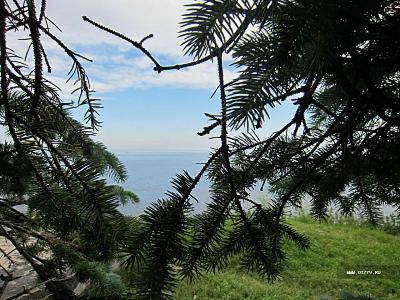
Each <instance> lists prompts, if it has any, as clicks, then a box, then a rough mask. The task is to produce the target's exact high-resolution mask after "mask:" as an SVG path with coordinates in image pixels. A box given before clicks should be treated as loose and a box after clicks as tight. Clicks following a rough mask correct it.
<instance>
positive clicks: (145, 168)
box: [119, 153, 208, 215]
mask: <svg viewBox="0 0 400 300" xmlns="http://www.w3.org/2000/svg"><path fill="white" fill-rule="evenodd" d="M119 158H120V159H121V161H122V162H123V163H124V164H125V166H126V168H127V170H128V175H129V178H128V180H127V182H125V183H124V184H123V185H124V187H125V188H128V189H130V190H132V191H134V192H135V193H136V194H137V195H138V196H139V198H140V203H137V204H129V205H126V206H125V207H122V208H121V211H122V212H123V213H125V214H129V215H136V214H139V213H141V212H142V211H143V210H144V209H145V208H146V207H147V206H148V205H149V204H150V203H151V202H154V201H156V200H157V199H161V198H166V197H165V192H166V191H167V190H171V191H172V188H171V183H170V182H171V179H172V178H173V177H174V176H175V175H176V174H178V173H181V172H182V171H183V170H186V171H188V172H189V174H190V175H191V176H192V177H194V176H196V174H197V172H198V171H200V169H201V167H202V163H205V162H206V161H207V158H208V153H163V154H134V155H119ZM193 195H194V196H195V197H196V198H197V199H198V200H199V203H195V209H196V210H198V211H199V210H202V209H203V208H204V207H205V205H204V203H205V202H206V201H207V199H208V185H207V182H206V181H205V180H202V181H201V182H200V183H199V184H198V186H197V188H196V189H195V191H194V193H193Z"/></svg>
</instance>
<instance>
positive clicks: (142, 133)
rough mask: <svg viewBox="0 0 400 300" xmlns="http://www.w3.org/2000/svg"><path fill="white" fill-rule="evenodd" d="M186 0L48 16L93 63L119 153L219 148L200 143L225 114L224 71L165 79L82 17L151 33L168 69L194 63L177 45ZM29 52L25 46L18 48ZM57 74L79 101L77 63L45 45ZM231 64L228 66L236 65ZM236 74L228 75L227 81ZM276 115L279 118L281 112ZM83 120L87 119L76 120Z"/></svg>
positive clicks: (103, 116) (105, 136) (54, 10)
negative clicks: (74, 78)
mask: <svg viewBox="0 0 400 300" xmlns="http://www.w3.org/2000/svg"><path fill="white" fill-rule="evenodd" d="M189 2H191V1H189V0H184V1H182V0H181V1H178V0H147V1H139V0H131V1H129V0H113V1H106V0H85V1H79V0H70V1H63V0H52V1H48V11H47V14H48V16H49V17H50V18H51V19H52V20H53V21H55V22H56V23H57V25H59V27H60V28H62V30H63V32H62V33H61V32H57V31H56V30H55V29H54V30H53V33H55V34H56V35H57V36H58V37H60V39H62V40H63V41H64V42H65V43H66V44H67V45H69V46H70V47H71V48H72V49H74V50H76V51H77V52H78V53H82V54H84V55H85V56H87V57H89V58H91V59H93V61H94V62H93V63H85V67H86V71H87V74H88V76H89V78H90V79H91V85H92V88H93V89H95V90H96V91H98V93H97V96H99V97H100V98H101V99H102V105H103V106H104V108H103V109H101V110H100V111H99V113H100V120H101V121H102V122H103V126H102V128H100V131H99V134H98V136H97V139H98V140H100V141H102V142H104V143H105V144H106V145H107V146H108V147H109V148H110V149H111V150H113V151H116V152H118V153H131V152H144V151H157V152H158V151H207V150H208V149H209V147H210V146H217V144H218V141H217V140H210V139H209V137H199V136H198V135H197V134H196V132H198V131H201V129H202V128H203V127H204V126H206V125H207V124H209V123H207V118H206V117H205V116H204V112H208V113H218V110H219V100H218V97H215V98H213V99H210V96H211V94H212V93H213V91H214V89H215V88H216V86H217V74H216V66H215V65H213V64H211V63H207V64H204V65H201V66H197V67H194V68H192V69H184V70H180V71H172V72H163V73H161V74H157V73H156V72H154V71H153V70H152V68H153V65H152V64H151V62H150V61H149V60H148V59H147V58H146V57H144V56H143V55H142V54H141V53H140V52H138V50H136V49H134V48H133V47H131V46H130V45H129V44H127V43H126V42H124V41H121V40H119V39H118V38H116V37H113V36H110V35H109V34H107V33H104V32H101V31H100V30H98V29H96V28H94V27H92V26H91V25H89V24H88V23H85V22H84V21H83V20H82V18H81V17H82V15H87V16H88V17H90V18H92V19H94V20H96V21H98V22H100V23H103V24H105V25H108V26H110V27H112V28H114V29H116V30H118V31H121V32H122V33H124V34H125V35H127V36H130V37H132V38H134V39H136V40H140V39H141V38H142V37H144V36H146V35H148V34H149V33H153V34H154V38H153V39H150V40H148V41H146V43H145V46H146V47H147V48H148V49H149V50H150V51H151V52H152V53H154V55H155V56H157V57H158V59H159V61H160V62H161V63H162V64H165V65H167V64H172V63H173V64H175V63H181V62H185V61H188V60H190V57H184V56H183V53H182V51H181V49H180V47H179V44H180V40H179V39H178V38H177V36H178V34H177V32H178V30H179V25H178V23H179V21H180V16H181V14H182V13H183V12H184V7H183V4H185V3H189ZM12 43H13V47H14V48H17V49H21V50H22V49H23V48H24V45H23V42H14V41H13V42H12ZM45 48H46V50H47V52H48V55H49V59H50V63H51V64H52V67H53V72H52V73H51V74H48V75H47V77H48V78H49V79H50V80H52V81H54V82H55V83H56V84H57V85H58V86H60V87H61V88H63V92H62V93H61V96H62V97H63V98H64V99H65V100H74V98H75V97H74V96H73V95H72V96H71V95H70V91H71V90H72V89H73V87H72V86H71V85H65V78H66V74H67V72H68V70H69V67H70V66H71V62H70V61H69V60H68V59H67V58H66V57H65V55H64V53H63V51H61V50H60V49H58V47H57V45H55V44H54V43H51V42H48V43H45ZM229 62H231V61H229V59H228V61H227V65H228V64H229ZM234 77H235V71H234V70H233V69H232V68H227V70H226V80H227V81H228V80H229V79H233V78H234ZM274 111H275V110H274ZM292 112H293V107H292V105H290V104H285V105H282V106H281V107H279V108H277V109H276V112H273V113H271V116H272V119H271V120H270V121H267V124H266V127H265V129H263V130H261V131H259V133H260V135H267V134H269V133H271V132H273V131H274V130H277V129H278V128H279V125H280V124H282V122H284V121H286V120H287V119H288V118H289V117H290V114H291V113H292ZM76 116H77V117H80V115H79V113H77V114H76Z"/></svg>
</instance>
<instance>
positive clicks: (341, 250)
mask: <svg viewBox="0 0 400 300" xmlns="http://www.w3.org/2000/svg"><path fill="white" fill-rule="evenodd" d="M290 223H291V224H292V225H293V227H294V228H296V229H297V230H298V231H299V232H301V233H305V234H306V235H307V236H308V237H309V238H310V241H311V247H310V249H309V250H307V251H305V252H303V251H301V250H298V249H296V248H295V246H294V245H291V244H289V245H287V248H288V251H287V255H288V266H287V268H286V269H285V270H284V272H283V273H282V276H281V279H280V280H277V281H275V282H274V283H272V284H271V283H268V282H267V281H266V280H263V279H262V278H260V277H259V276H258V275H257V274H249V273H246V272H245V271H243V270H241V268H240V267H239V261H237V260H236V261H233V262H232V264H231V267H230V268H229V269H228V270H226V271H225V272H221V273H217V274H215V275H214V274H205V275H204V277H203V278H202V279H201V280H199V281H197V282H195V283H194V284H192V285H187V284H186V283H182V284H181V285H180V286H179V288H178V289H177V291H176V294H175V299H179V300H185V299H190V300H192V299H198V300H199V299H227V300H228V299H229V300H235V299H252V300H253V299H254V300H256V299H271V300H273V299H277V300H278V299H279V300H282V299H288V300H289V299H307V300H308V299H321V296H328V297H326V298H325V297H324V299H338V295H339V292H340V291H341V290H347V291H350V292H352V293H353V294H364V295H370V296H374V297H376V298H378V299H400V277H397V278H396V276H375V277H373V276H367V277H363V278H361V277H356V278H355V277H351V278H349V277H346V276H341V275H339V271H338V270H339V269H341V268H340V267H341V266H342V267H344V266H346V265H357V264H358V265H366V264H370V265H381V266H382V265H383V266H396V265H397V266H399V265H400V263H399V262H397V263H396V260H398V259H399V257H400V247H399V246H400V236H399V235H390V234H388V233H385V232H384V231H381V230H372V229H369V228H366V227H362V226H352V225H343V224H325V223H324V224H320V223H318V222H316V221H313V220H311V219H310V218H301V219H297V220H291V221H290Z"/></svg>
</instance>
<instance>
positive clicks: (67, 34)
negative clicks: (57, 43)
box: [48, 0, 190, 55]
mask: <svg viewBox="0 0 400 300" xmlns="http://www.w3.org/2000/svg"><path fill="white" fill-rule="evenodd" d="M188 2H190V1H188V0H184V1H182V0H180V1H179V0H146V1H139V0H113V1H108V0H107V1H106V0H84V1H79V0H70V1H64V0H52V1H48V16H49V17H50V18H53V19H54V21H55V22H56V24H58V25H59V26H60V27H61V28H62V30H63V33H62V35H61V36H62V38H63V40H65V41H67V42H69V43H73V44H80V45H96V44H112V45H117V46H119V51H123V50H125V51H126V50H128V49H130V47H131V46H130V45H127V43H126V42H124V41H122V40H119V39H118V38H117V37H113V36H111V35H110V34H108V33H105V32H102V31H101V30H99V29H97V28H95V27H93V26H92V25H90V24H89V23H86V22H84V21H83V20H82V16H83V15H86V16H87V17H89V18H91V19H93V20H95V21H97V22H99V23H101V24H104V25H106V26H109V27H111V28H113V29H115V30H117V31H120V32H121V33H123V34H125V35H126V36H129V37H132V38H133V39H136V40H140V39H141V38H143V37H144V36H146V35H148V34H150V33H153V34H154V38H153V39H150V40H148V41H147V42H146V47H148V48H149V50H151V51H153V52H156V53H163V54H169V55H180V53H181V51H180V48H179V44H180V41H179V40H178V38H177V36H178V31H179V22H180V20H181V15H182V13H183V12H184V7H183V5H184V4H185V3H188Z"/></svg>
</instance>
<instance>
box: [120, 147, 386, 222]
mask: <svg viewBox="0 0 400 300" xmlns="http://www.w3.org/2000/svg"><path fill="white" fill-rule="evenodd" d="M118 157H119V158H120V159H121V161H122V162H123V163H124V164H125V166H126V168H127V170H128V175H129V177H128V180H127V182H125V183H124V184H123V186H124V187H125V188H127V189H130V190H132V191H134V192H135V193H136V194H137V195H139V198H140V202H139V203H137V204H136V203H135V204H128V205H126V206H124V207H122V208H121V209H120V210H121V212H123V213H124V214H127V215H137V214H140V213H141V212H143V211H144V209H145V208H146V207H147V206H149V204H151V203H152V202H154V201H156V200H157V199H161V198H166V196H165V192H166V191H168V190H171V191H172V188H171V183H170V182H171V179H172V178H173V177H174V176H175V175H176V174H178V173H181V172H182V171H183V170H186V171H188V172H189V174H190V175H191V176H192V177H194V176H196V175H197V172H198V171H200V169H201V168H202V164H204V163H205V162H206V161H207V158H208V153H183V152H182V153H163V154H131V155H119V156H118ZM193 195H194V196H195V197H196V198H197V199H198V200H199V202H198V203H196V202H194V203H193V204H194V209H195V211H197V212H199V211H202V210H203V209H204V208H205V206H206V203H207V202H208V200H209V193H208V183H207V181H206V180H204V179H203V180H202V181H200V183H199V184H198V185H197V188H196V189H195V191H194V193H193ZM263 195H265V194H264V193H263V192H260V191H259V190H258V189H256V190H255V191H253V193H252V198H253V199H256V200H257V199H260V198H261V197H263ZM192 202H193V201H192ZM303 205H304V207H305V208H306V209H307V207H309V201H308V200H307V199H305V200H304V203H303ZM333 209H334V208H333ZM334 211H335V209H334ZM393 211H394V210H393V208H392V207H389V206H384V207H383V212H384V214H385V215H388V214H390V213H392V212H393Z"/></svg>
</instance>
